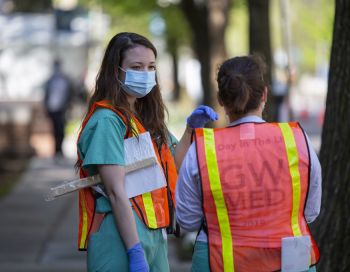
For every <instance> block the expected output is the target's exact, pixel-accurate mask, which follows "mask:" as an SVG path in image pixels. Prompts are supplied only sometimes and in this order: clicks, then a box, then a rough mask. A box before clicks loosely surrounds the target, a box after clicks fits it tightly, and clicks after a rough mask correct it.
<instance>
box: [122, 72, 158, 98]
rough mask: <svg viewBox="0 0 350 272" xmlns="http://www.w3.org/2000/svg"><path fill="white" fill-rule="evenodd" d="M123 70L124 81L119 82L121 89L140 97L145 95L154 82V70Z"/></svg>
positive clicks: (150, 89)
mask: <svg viewBox="0 0 350 272" xmlns="http://www.w3.org/2000/svg"><path fill="white" fill-rule="evenodd" d="M120 69H121V70H122V71H124V72H125V81H124V82H121V81H120V80H119V82H120V83H121V85H122V87H123V90H124V91H125V92H126V93H127V94H129V95H132V96H135V97H137V98H141V97H144V96H146V95H147V94H148V93H149V92H150V91H152V89H153V87H154V86H155V85H156V84H157V83H156V71H135V70H126V71H125V70H123V69H122V68H121V67H120Z"/></svg>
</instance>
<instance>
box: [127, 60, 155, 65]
mask: <svg viewBox="0 0 350 272" xmlns="http://www.w3.org/2000/svg"><path fill="white" fill-rule="evenodd" d="M131 64H141V65H143V64H144V63H143V62H140V61H135V62H132V63H131ZM149 64H156V62H155V61H151V62H150V63H149Z"/></svg>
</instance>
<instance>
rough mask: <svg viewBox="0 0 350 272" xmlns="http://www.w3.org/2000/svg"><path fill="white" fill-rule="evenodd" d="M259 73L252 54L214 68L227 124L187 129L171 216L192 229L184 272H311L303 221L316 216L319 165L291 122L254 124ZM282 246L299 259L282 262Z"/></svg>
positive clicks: (261, 99) (261, 93)
mask: <svg viewBox="0 0 350 272" xmlns="http://www.w3.org/2000/svg"><path fill="white" fill-rule="evenodd" d="M263 75H264V64H263V63H262V61H261V60H260V59H258V58H256V57H254V56H243V57H235V58H232V59H229V60H227V61H225V62H224V63H223V64H222V65H221V67H220V69H219V72H218V77H217V82H218V89H219V92H218V100H219V103H220V105H221V106H222V107H223V108H224V109H225V113H226V115H227V116H228V119H229V122H230V123H229V124H228V126H227V127H225V128H218V129H203V128H199V129H195V141H194V142H193V143H192V145H191V147H190V149H189V150H188V152H187V154H186V156H185V158H184V161H183V163H182V166H181V169H180V173H179V178H178V182H177V185H176V194H175V195H176V203H177V206H176V212H177V213H176V214H177V220H178V222H179V224H180V226H181V227H182V228H183V229H185V230H187V231H198V236H197V238H196V243H195V247H194V252H193V259H192V261H193V262H192V271H201V272H204V271H244V272H249V271H279V270H281V269H282V270H283V271H316V268H315V264H316V263H317V261H318V259H319V252H318V248H317V245H316V243H315V241H314V239H313V238H312V235H311V233H310V230H309V227H308V223H311V222H313V221H314V220H315V219H316V217H317V216H318V214H319V212H320V203H321V167H320V163H319V160H318V158H317V155H316V153H315V151H314V150H313V148H312V147H311V145H310V142H309V140H308V138H307V136H306V135H305V133H304V131H303V129H302V128H301V126H300V125H299V123H297V122H289V123H267V122H265V121H264V120H263V119H262V113H263V110H264V106H265V103H266V102H267V86H266V84H265V82H264V76H263ZM288 241H293V242H296V243H299V242H301V243H302V244H303V245H304V244H305V245H306V247H302V248H301V249H299V248H298V249H297V251H296V254H297V255H298V256H305V258H301V257H298V258H297V259H296V261H293V262H290V261H291V260H292V259H291V257H287V258H285V257H284V256H287V255H288V254H290V255H288V256H292V255H293V254H295V252H292V251H291V249H290V248H288ZM286 253H287V255H285V254H286ZM288 269H289V270H288ZM293 269H294V270H293Z"/></svg>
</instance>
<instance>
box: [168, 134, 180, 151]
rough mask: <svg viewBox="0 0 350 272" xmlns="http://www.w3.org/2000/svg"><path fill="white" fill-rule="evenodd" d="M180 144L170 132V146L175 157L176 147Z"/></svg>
mask: <svg viewBox="0 0 350 272" xmlns="http://www.w3.org/2000/svg"><path fill="white" fill-rule="evenodd" d="M178 143H179V141H178V140H177V139H176V138H175V136H174V135H173V134H172V133H171V132H170V131H168V146H169V149H170V152H171V155H172V156H173V157H174V154H175V147H176V145H177V144H178Z"/></svg>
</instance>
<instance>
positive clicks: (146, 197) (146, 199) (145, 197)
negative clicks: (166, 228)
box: [142, 192, 157, 229]
mask: <svg viewBox="0 0 350 272" xmlns="http://www.w3.org/2000/svg"><path fill="white" fill-rule="evenodd" d="M142 201H143V205H144V206H145V212H146V216H147V221H148V227H150V228H151V229H156V228H157V219H156V213H155V211H154V206H153V201H152V196H151V193H150V192H148V193H144V194H142Z"/></svg>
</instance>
